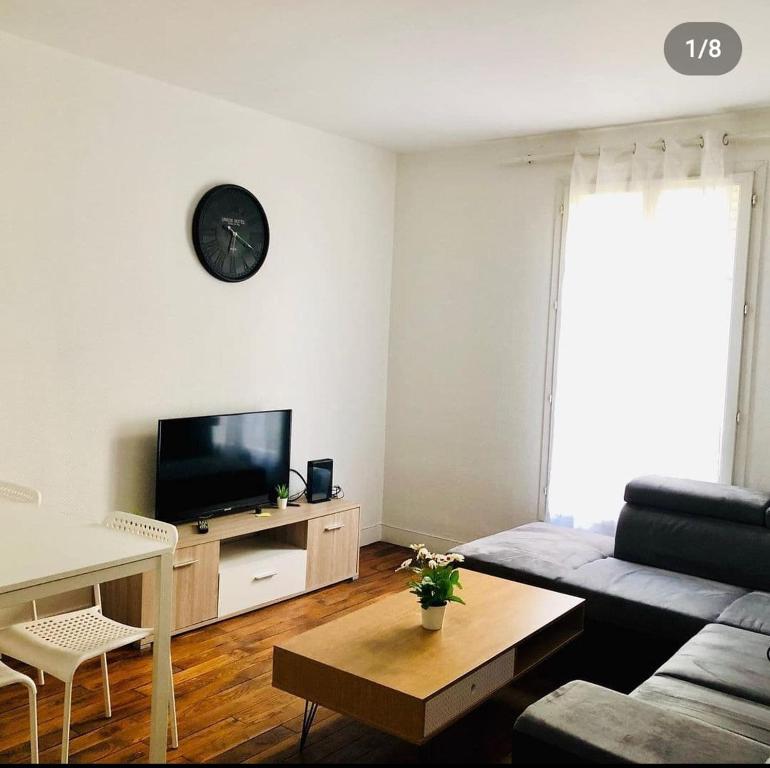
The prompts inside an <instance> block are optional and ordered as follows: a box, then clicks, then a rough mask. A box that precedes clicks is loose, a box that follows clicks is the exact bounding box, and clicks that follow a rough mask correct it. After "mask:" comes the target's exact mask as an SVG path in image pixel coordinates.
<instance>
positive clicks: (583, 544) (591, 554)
mask: <svg viewBox="0 0 770 768" xmlns="http://www.w3.org/2000/svg"><path fill="white" fill-rule="evenodd" d="M613 546H614V545H613V540H612V538H611V537H609V536H600V535H599V534H596V533H587V532H584V531H575V530H572V529H571V528H562V527H560V526H556V525H550V524H549V523H528V524H527V525H522V526H520V527H519V528H513V529H511V530H509V531H503V532H502V533H496V534H494V535H493V536H487V537H486V538H483V539H477V540H476V541H472V542H470V543H468V544H462V545H461V546H459V547H455V548H454V549H453V550H452V552H458V553H459V554H461V555H463V556H464V557H465V567H467V568H470V569H472V570H475V571H481V572H483V573H487V574H489V575H491V576H501V577H502V578H507V579H516V580H519V581H525V582H527V583H530V584H535V585H536V586H553V582H554V581H556V580H558V579H560V578H561V577H563V576H564V575H565V574H566V573H569V572H571V571H573V570H574V569H575V568H579V567H580V566H581V565H585V564H586V563H590V562H593V561H594V560H601V559H602V558H605V557H608V556H609V555H611V554H612V549H613Z"/></svg>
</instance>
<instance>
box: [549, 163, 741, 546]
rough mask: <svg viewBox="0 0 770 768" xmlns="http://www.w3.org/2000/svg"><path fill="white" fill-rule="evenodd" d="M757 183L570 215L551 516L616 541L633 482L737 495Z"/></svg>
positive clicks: (629, 197)
mask: <svg viewBox="0 0 770 768" xmlns="http://www.w3.org/2000/svg"><path fill="white" fill-rule="evenodd" d="M751 184H752V179H751V175H750V174H743V175H740V176H736V177H733V179H732V180H730V179H728V180H726V181H724V182H722V183H720V184H719V185H715V186H708V185H704V184H701V183H699V182H683V183H679V184H675V185H671V186H668V187H666V188H664V189H662V190H661V191H659V192H658V194H657V195H656V196H655V198H654V200H650V197H649V195H648V196H644V195H642V194H641V193H637V192H609V193H596V194H589V195H584V196H582V197H579V198H577V199H576V200H573V201H572V202H571V203H570V206H569V210H568V221H567V234H566V238H565V246H564V252H563V254H562V275H561V281H560V288H559V294H558V311H557V329H558V331H557V336H556V344H555V361H554V376H553V392H552V402H553V406H552V408H553V410H552V413H551V421H550V444H549V447H550V451H549V455H548V457H547V458H548V460H549V463H548V467H547V496H546V505H547V506H546V508H547V512H548V517H549V519H550V520H551V521H552V522H556V523H561V524H564V525H572V526H575V527H580V528H587V529H592V530H597V531H602V532H611V531H612V530H613V529H614V525H615V521H616V519H617V515H618V513H619V511H620V508H621V506H622V503H623V488H624V486H625V484H626V482H627V481H628V480H629V479H630V478H632V477H635V476H637V475H641V474H648V473H655V474H667V475H674V476H680V477H688V478H698V479H703V480H714V481H725V482H729V481H730V480H731V476H732V467H733V454H734V447H735V429H736V414H737V405H738V378H739V370H740V357H741V339H742V333H743V319H744V301H745V297H744V293H745V285H746V267H747V252H748V224H749V214H750V204H751V201H750V198H751Z"/></svg>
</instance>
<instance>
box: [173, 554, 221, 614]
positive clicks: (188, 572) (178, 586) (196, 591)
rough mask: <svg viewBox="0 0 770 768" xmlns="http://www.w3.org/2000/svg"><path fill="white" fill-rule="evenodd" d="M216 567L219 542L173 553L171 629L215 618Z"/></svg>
mask: <svg viewBox="0 0 770 768" xmlns="http://www.w3.org/2000/svg"><path fill="white" fill-rule="evenodd" d="M218 565H219V542H218V541H212V542H209V543H207V544H198V545H197V546H194V547H185V548H184V549H178V550H177V551H176V552H175V553H174V629H183V628H184V627H190V626H192V625H193V624H198V623H199V622H201V621H207V620H208V619H214V618H216V615H217V580H218V576H217V568H218Z"/></svg>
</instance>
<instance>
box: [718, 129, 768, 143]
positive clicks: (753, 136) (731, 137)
mask: <svg viewBox="0 0 770 768" xmlns="http://www.w3.org/2000/svg"><path fill="white" fill-rule="evenodd" d="M731 141H770V133H756V132H755V133H725V134H723V135H722V144H724V145H725V146H726V147H727V146H729V145H730V142H731Z"/></svg>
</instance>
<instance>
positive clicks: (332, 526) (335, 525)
mask: <svg viewBox="0 0 770 768" xmlns="http://www.w3.org/2000/svg"><path fill="white" fill-rule="evenodd" d="M344 527H345V523H330V524H329V525H325V526H324V530H325V531H339V529H340V528H344Z"/></svg>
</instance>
